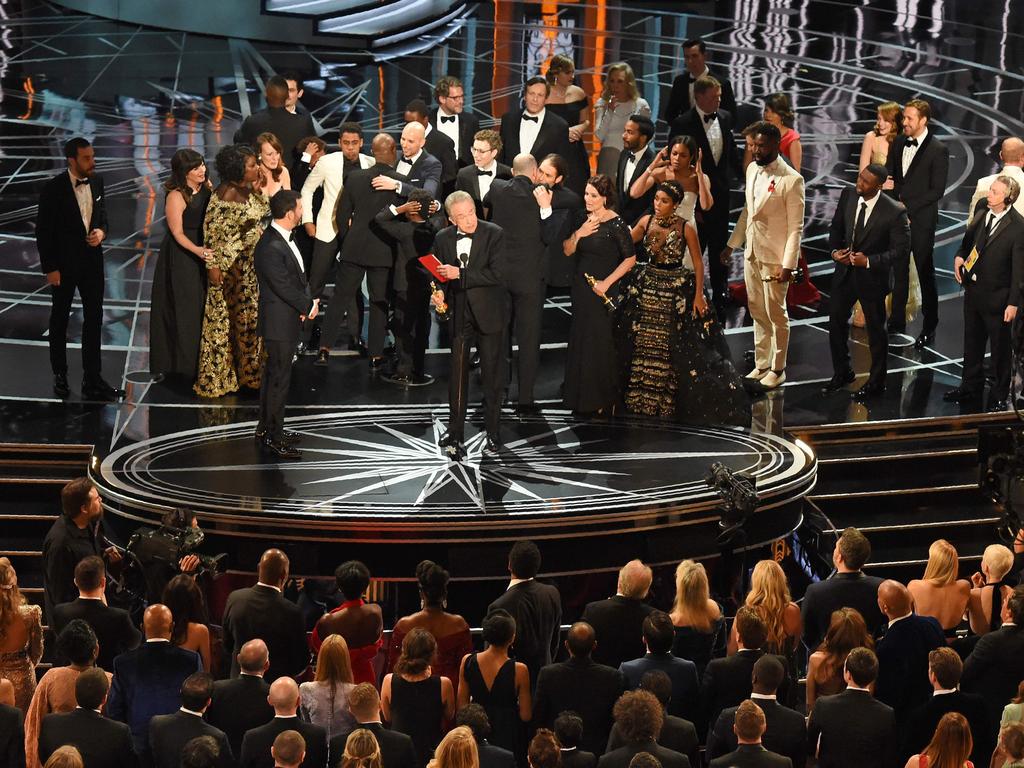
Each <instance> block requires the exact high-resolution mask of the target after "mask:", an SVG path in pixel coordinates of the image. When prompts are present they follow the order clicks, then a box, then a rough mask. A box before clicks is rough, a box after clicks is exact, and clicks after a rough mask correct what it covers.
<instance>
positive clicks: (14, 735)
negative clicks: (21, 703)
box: [0, 677, 25, 768]
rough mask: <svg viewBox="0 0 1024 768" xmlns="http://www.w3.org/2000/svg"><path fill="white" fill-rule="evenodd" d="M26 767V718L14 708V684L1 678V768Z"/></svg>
mask: <svg viewBox="0 0 1024 768" xmlns="http://www.w3.org/2000/svg"><path fill="white" fill-rule="evenodd" d="M23 765H25V726H24V716H23V715H22V712H21V710H20V709H17V708H16V707H15V706H14V684H13V683H11V681H10V680H8V679H7V678H6V677H0V768H22V766H23Z"/></svg>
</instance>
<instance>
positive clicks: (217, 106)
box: [212, 96, 224, 133]
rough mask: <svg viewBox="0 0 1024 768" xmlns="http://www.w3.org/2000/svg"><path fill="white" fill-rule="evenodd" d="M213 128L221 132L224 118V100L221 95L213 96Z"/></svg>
mask: <svg viewBox="0 0 1024 768" xmlns="http://www.w3.org/2000/svg"><path fill="white" fill-rule="evenodd" d="M212 103H213V130H214V131H216V132H217V133H220V121H221V120H223V119H224V101H223V99H222V98H221V97H220V96H214V97H213V102H212Z"/></svg>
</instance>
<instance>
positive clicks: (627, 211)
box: [615, 144, 657, 226]
mask: <svg viewBox="0 0 1024 768" xmlns="http://www.w3.org/2000/svg"><path fill="white" fill-rule="evenodd" d="M629 156H630V153H629V152H628V151H626V150H623V151H622V152H621V153H620V154H619V169H618V175H617V176H616V178H617V179H618V183H617V189H616V190H615V197H616V198H617V199H618V204H617V205H616V206H615V210H616V211H617V212H618V214H619V216H621V217H622V220H623V221H624V222H626V223H627V224H628V225H629V226H633V225H634V224H636V221H637V219H639V218H640V217H641V216H643V215H644V214H645V213H647V212H648V211H649V210H651V204H652V203H653V202H654V193H655V192H656V191H657V190H656V189H655V187H651V188H650V189H649V190H647V191H646V192H644V194H643V196H642V197H631V196H630V194H629V188H630V187H632V186H633V182H634V181H636V180H637V179H639V178H640V177H641V176H642V175H643V173H644V171H646V170H647V168H648V166H650V164H651V163H653V162H654V156H655V152H654V147H652V146H651V145H650V144H648V145H647V147H646V148H645V149H644V151H643V153H641V155H640V157H639V158H637V162H636V165H635V166H634V167H633V175H632V176H630V177H629V178H628V179H627V178H626V160H627V159H628V158H629Z"/></svg>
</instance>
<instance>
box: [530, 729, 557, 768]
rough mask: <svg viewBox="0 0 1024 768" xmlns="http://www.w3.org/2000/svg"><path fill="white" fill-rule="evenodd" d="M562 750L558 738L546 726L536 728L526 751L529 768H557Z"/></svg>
mask: <svg viewBox="0 0 1024 768" xmlns="http://www.w3.org/2000/svg"><path fill="white" fill-rule="evenodd" d="M561 759H562V751H561V749H560V747H559V744H558V739H556V738H555V734H553V733H552V732H551V731H550V730H548V729H547V728H538V729H537V732H536V733H535V734H534V735H533V738H532V739H530V746H529V748H528V749H527V751H526V763H527V765H528V766H529V768H559V765H560V763H561Z"/></svg>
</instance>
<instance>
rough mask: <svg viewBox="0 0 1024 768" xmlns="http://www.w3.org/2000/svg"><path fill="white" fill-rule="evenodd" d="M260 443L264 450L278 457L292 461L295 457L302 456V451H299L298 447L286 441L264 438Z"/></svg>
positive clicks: (299, 457)
mask: <svg viewBox="0 0 1024 768" xmlns="http://www.w3.org/2000/svg"><path fill="white" fill-rule="evenodd" d="M260 445H261V446H262V448H263V450H264V451H266V452H267V453H270V454H273V455H274V456H276V457H277V458H279V459H288V460H290V461H294V460H295V459H301V458H302V453H301V452H300V451H299V449H298V448H296V447H295V446H293V445H288V443H286V442H284V441H283V440H268V439H264V440H263V442H262V443H261V444H260Z"/></svg>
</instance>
